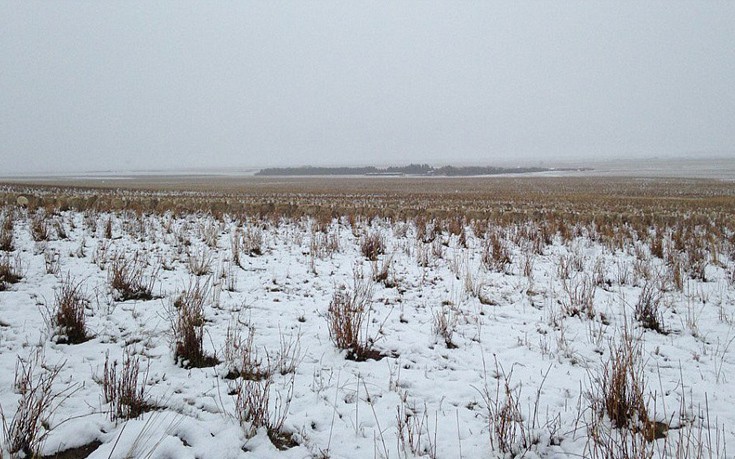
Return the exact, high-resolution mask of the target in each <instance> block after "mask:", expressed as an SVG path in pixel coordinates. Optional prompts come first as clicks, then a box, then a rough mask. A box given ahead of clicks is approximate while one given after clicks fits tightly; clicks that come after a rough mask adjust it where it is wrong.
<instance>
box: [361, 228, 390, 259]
mask: <svg viewBox="0 0 735 459" xmlns="http://www.w3.org/2000/svg"><path fill="white" fill-rule="evenodd" d="M360 253H362V255H363V256H364V257H365V258H367V259H368V260H370V261H377V260H378V256H379V255H382V254H384V253H385V239H384V238H383V235H382V234H381V233H380V232H378V231H374V232H371V233H369V234H365V235H364V236H363V237H362V239H361V240H360Z"/></svg>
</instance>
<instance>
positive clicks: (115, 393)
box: [102, 348, 153, 421]
mask: <svg viewBox="0 0 735 459" xmlns="http://www.w3.org/2000/svg"><path fill="white" fill-rule="evenodd" d="M118 365H119V366H118ZM149 369H150V362H149V364H148V366H146V368H145V371H144V373H143V374H142V378H141V373H140V359H139V358H138V356H136V355H134V354H133V352H132V349H131V348H126V349H125V352H124V353H123V358H122V362H121V363H119V364H118V361H117V360H114V361H113V362H112V363H110V356H109V354H106V355H105V367H104V373H103V376H102V394H103V396H104V399H105V403H109V404H110V420H111V421H118V420H123V421H125V420H128V419H135V418H137V417H139V416H140V415H142V414H143V413H145V412H146V411H149V410H151V409H152V408H153V405H152V404H151V402H150V400H149V397H148V395H147V394H146V389H147V383H148V381H147V379H148V370H149Z"/></svg>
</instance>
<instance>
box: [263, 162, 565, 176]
mask: <svg viewBox="0 0 735 459" xmlns="http://www.w3.org/2000/svg"><path fill="white" fill-rule="evenodd" d="M549 170H551V169H548V168H545V167H481V166H469V167H455V166H443V167H439V168H435V167H432V166H429V165H428V164H409V165H408V166H402V167H387V168H378V167H374V166H367V167H312V166H303V167H272V168H268V169H261V170H260V171H258V172H256V174H255V175H265V176H277V175H280V176H283V175H417V176H440V177H456V176H468V175H498V174H519V173H529V172H545V171H549Z"/></svg>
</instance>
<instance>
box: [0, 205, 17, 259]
mask: <svg viewBox="0 0 735 459" xmlns="http://www.w3.org/2000/svg"><path fill="white" fill-rule="evenodd" d="M14 228H15V222H14V220H13V215H12V213H10V212H7V213H6V214H5V215H3V218H2V219H0V250H2V251H4V252H12V251H13V231H14Z"/></svg>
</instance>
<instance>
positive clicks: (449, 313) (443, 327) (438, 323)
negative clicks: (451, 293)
mask: <svg viewBox="0 0 735 459" xmlns="http://www.w3.org/2000/svg"><path fill="white" fill-rule="evenodd" d="M457 321H458V317H457V313H456V311H455V310H454V309H453V308H452V307H450V306H449V305H446V304H443V305H442V308H441V310H439V311H436V312H434V325H433V331H434V334H435V335H437V336H438V337H440V338H442V339H443V340H444V344H445V345H446V346H447V349H455V348H456V347H457V345H456V344H454V343H453V342H452V337H453V336H454V331H455V329H456V328H457Z"/></svg>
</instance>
